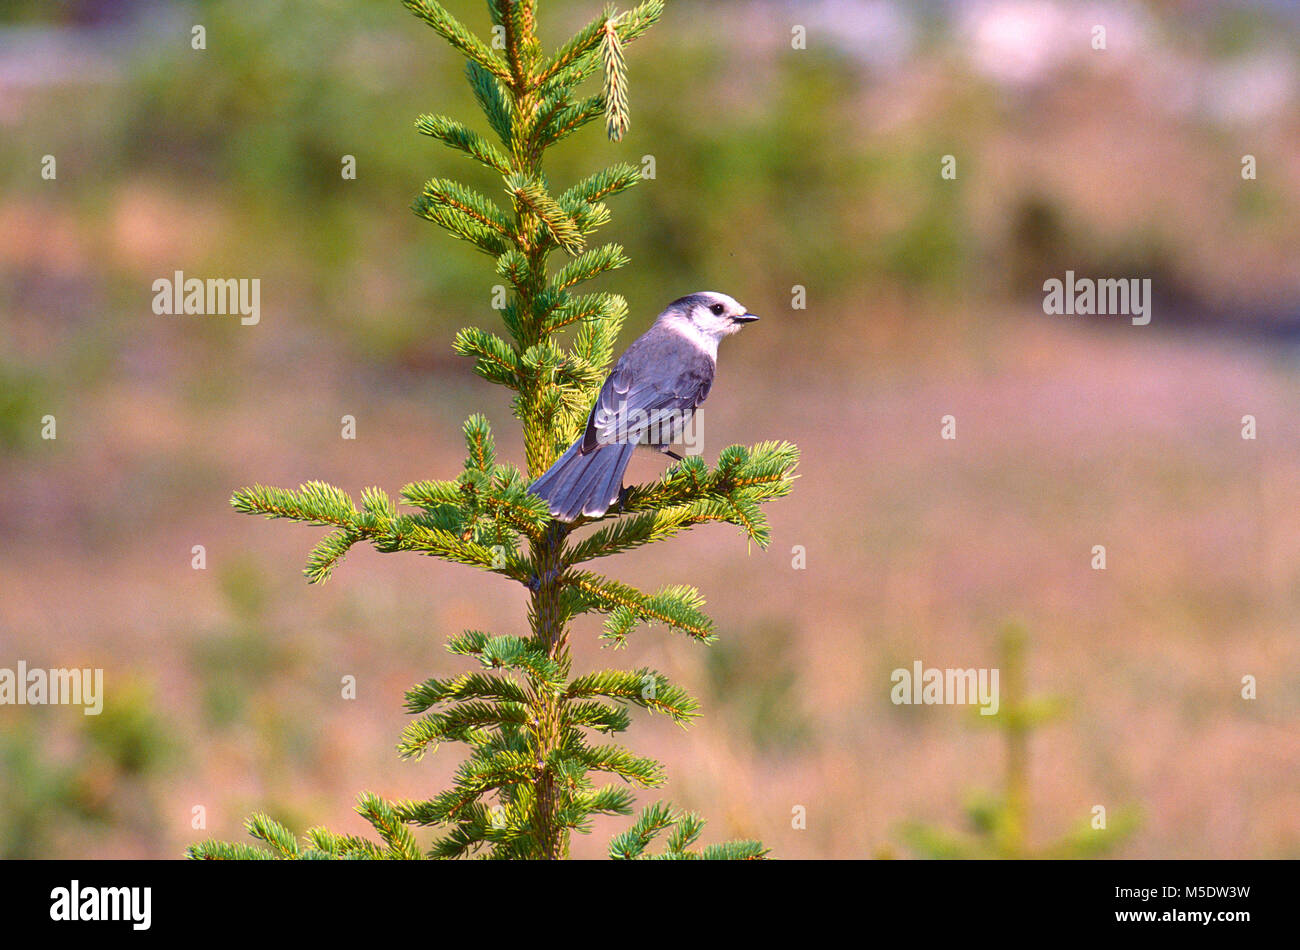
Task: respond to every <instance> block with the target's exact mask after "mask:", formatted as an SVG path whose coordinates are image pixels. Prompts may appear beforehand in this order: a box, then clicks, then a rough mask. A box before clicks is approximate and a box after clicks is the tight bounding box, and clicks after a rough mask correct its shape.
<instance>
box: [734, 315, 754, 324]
mask: <svg viewBox="0 0 1300 950" xmlns="http://www.w3.org/2000/svg"><path fill="white" fill-rule="evenodd" d="M757 319H758V314H756V313H742V314H740V316H737V317H732V318H731V320H732V322H733V323H753V322H754V321H755V320H757Z"/></svg>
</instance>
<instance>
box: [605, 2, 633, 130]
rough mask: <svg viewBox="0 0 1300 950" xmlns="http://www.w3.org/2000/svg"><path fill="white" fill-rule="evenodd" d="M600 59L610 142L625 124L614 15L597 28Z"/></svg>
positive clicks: (621, 67) (622, 66)
mask: <svg viewBox="0 0 1300 950" xmlns="http://www.w3.org/2000/svg"><path fill="white" fill-rule="evenodd" d="M600 58H601V61H602V62H603V63H604V67H605V87H604V101H605V134H607V135H608V136H609V138H610V141H613V142H619V141H622V139H623V136H624V134H626V132H627V127H628V121H629V120H628V107H627V62H626V60H624V59H623V42H622V40H620V39H619V36H618V30H617V29H615V21H614V19H613V17H610V18H609V19H606V20H605V25H604V26H603V27H602V28H601V31H600Z"/></svg>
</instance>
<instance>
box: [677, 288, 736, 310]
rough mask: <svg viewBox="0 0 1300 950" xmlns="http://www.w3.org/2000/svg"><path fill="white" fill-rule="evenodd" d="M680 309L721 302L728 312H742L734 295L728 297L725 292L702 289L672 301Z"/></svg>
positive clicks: (709, 305)
mask: <svg viewBox="0 0 1300 950" xmlns="http://www.w3.org/2000/svg"><path fill="white" fill-rule="evenodd" d="M674 303H676V304H677V305H678V306H679V307H680V308H681V309H682V310H685V311H689V310H690V309H691V308H692V307H706V308H707V307H712V306H714V305H716V304H722V305H723V306H724V307H726V309H727V311H728V312H729V313H733V312H743V311H744V309H745V308H744V307H742V306H741V305H740V304H739V303H738V302H737V301H736V299H735V298H734V297H728V296H727V295H726V294H720V293H717V292H715V291H712V290H702V291H700V292H699V293H694V294H690V295H689V296H686V297H683V298H681V299H680V300H678V301H674Z"/></svg>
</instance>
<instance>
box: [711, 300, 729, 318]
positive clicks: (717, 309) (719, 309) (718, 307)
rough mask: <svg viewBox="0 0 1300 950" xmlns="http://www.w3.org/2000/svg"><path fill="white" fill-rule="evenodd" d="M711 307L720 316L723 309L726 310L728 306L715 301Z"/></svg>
mask: <svg viewBox="0 0 1300 950" xmlns="http://www.w3.org/2000/svg"><path fill="white" fill-rule="evenodd" d="M709 309H710V310H712V311H713V312H714V313H716V314H717V315H718V316H722V311H723V310H725V309H727V308H726V307H724V306H722V304H720V303H715V304H714V305H713V306H712V307H710V308H709Z"/></svg>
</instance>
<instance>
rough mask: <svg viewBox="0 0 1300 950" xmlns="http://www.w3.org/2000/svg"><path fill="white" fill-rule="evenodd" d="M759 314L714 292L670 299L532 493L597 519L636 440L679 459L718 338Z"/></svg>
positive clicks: (557, 511) (705, 390)
mask: <svg viewBox="0 0 1300 950" xmlns="http://www.w3.org/2000/svg"><path fill="white" fill-rule="evenodd" d="M757 319H758V317H757V316H755V315H754V314H752V313H750V312H749V311H748V310H746V309H745V308H744V307H743V306H742V305H741V304H739V303H737V302H736V300H735V298H733V297H729V296H727V295H726V294H720V293H714V292H712V291H703V292H700V293H694V294H687V295H686V296H685V297H679V298H678V299H676V300H674V301H673V302H672V303H670V304H669V305H668V306H667V307H665V308H664V310H663V312H662V313H660V314H659V317H658V319H656V320H655V322H654V325H653V326H651V327H650V329H649V330H647V331H646V332H645V333H643V334H642V335H641V336H640V337H638V338H637V339H636V340H634V341H633V342H632V344H631V345H630V346H629V347H628V348H627V350H626V351H625V352H624V353H623V355H622V356H621V357H619V360H618V363H616V364H615V366H614V370H613V372H611V373H610V374H609V376H608V377H607V378H606V380H605V382H604V385H602V386H601V389H600V396H599V397H598V398H597V399H596V404H595V405H594V406H593V407H592V409H591V413H590V414H589V415H588V416H587V425H586V428H585V429H584V430H583V433H582V435H581V436H579V437H578V439H577V440H576V441H575V442H574V443H573V445H571V446H570V447H569V449H568V450H567V451H566V452H565V453H564V454H563V455H561V456H560V457H559V458H558V459H556V461H555V464H554V465H552V466H551V467H550V468H549V469H547V470H546V472H545V473H544V474H543V475H542V476H541V477H540V478H538V479H537V480H536V481H535V482H533V483H532V484H531V485H529V486H528V491H529V492H531V493H532V494H534V495H536V496H538V497H539V498H542V499H543V500H545V501H546V503H547V506H548V508H549V510H550V513H551V515H552V516H553V517H554V518H556V519H558V520H560V521H566V522H573V521H576V520H578V518H580V517H587V518H598V517H600V516H601V515H603V514H605V512H607V511H608V510H609V509H610V507H611V506H612V505H613V504H614V503H615V502H616V501H618V500H619V497H620V496H621V494H622V491H623V472H624V471H626V469H627V464H628V462H629V461H630V460H631V458H632V453H633V451H635V449H636V447H637V446H638V445H640V446H645V447H648V448H650V449H653V450H657V451H659V452H662V453H663V454H665V455H668V456H670V457H672V458H675V459H677V460H678V461H681V456H680V455H678V454H676V453H675V452H672V451H671V450H670V446H671V445H672V443H673V442H674V441H676V439H677V438H678V437H679V436H680V435H681V433H682V430H683V429H684V428H685V426H686V423H687V422H688V421H689V420H690V418H691V416H692V415H693V414H694V412H695V410H696V409H697V408H699V406H700V404H701V403H703V402H704V400H705V399H706V398H708V395H709V390H710V389H712V388H713V375H714V371H715V369H716V367H717V362H718V343H719V342H721V340H722V338H723V337H727V336H731V334H733V333H736V332H737V331H739V330H740V329H741V328H742V327H744V326H745V324H747V323H753V322H754V321H755V320H757Z"/></svg>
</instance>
